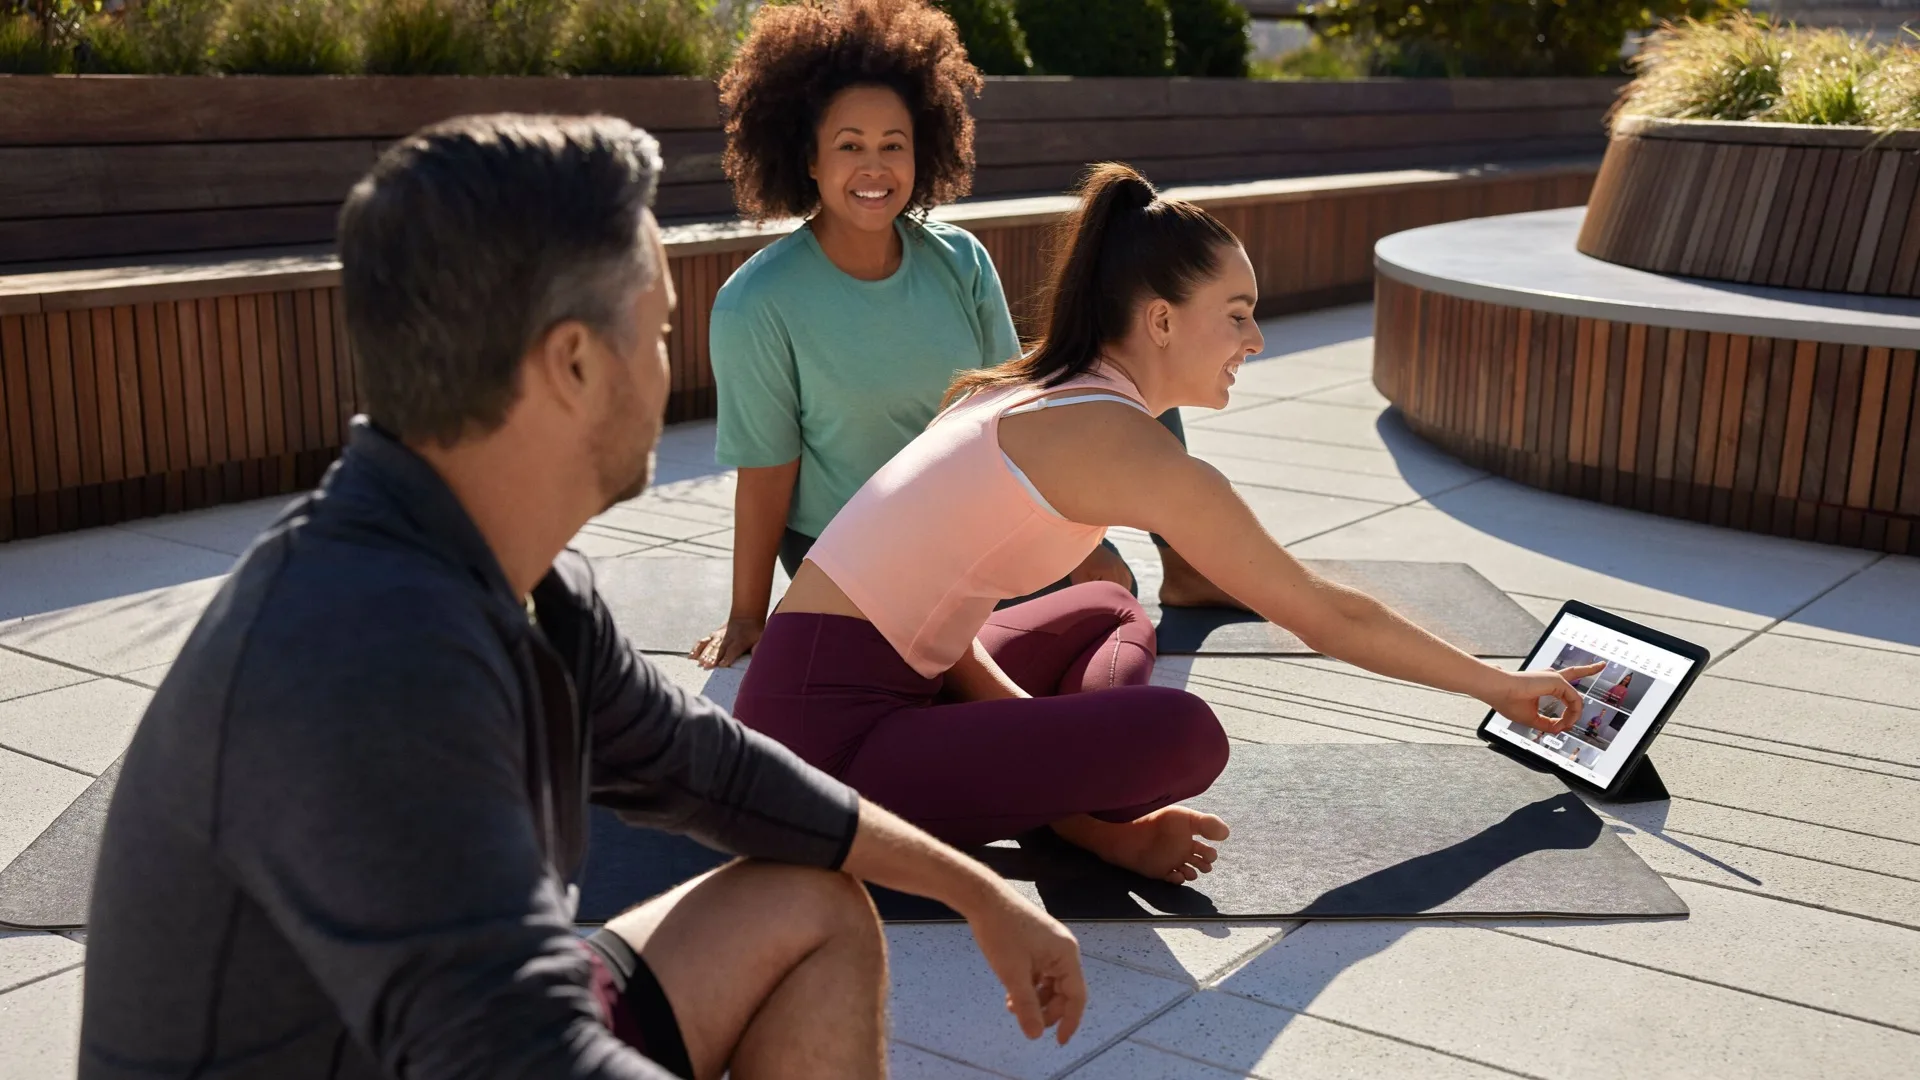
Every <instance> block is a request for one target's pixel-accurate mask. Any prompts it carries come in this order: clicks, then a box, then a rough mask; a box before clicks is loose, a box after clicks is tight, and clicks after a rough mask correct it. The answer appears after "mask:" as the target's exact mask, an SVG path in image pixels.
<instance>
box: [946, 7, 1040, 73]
mask: <svg viewBox="0 0 1920 1080" xmlns="http://www.w3.org/2000/svg"><path fill="white" fill-rule="evenodd" d="M934 6H935V7H937V8H939V9H941V10H942V11H945V12H946V13H947V14H948V15H949V16H951V17H952V18H953V25H954V26H955V27H956V28H958V29H959V31H960V41H961V42H962V43H963V44H965V45H966V47H967V59H969V60H971V61H973V66H974V67H977V68H979V69H980V70H981V72H983V73H984V74H987V75H1031V74H1032V73H1033V57H1032V56H1031V55H1029V54H1028V52H1027V35H1026V34H1025V33H1024V32H1023V31H1022V30H1021V29H1020V22H1019V20H1018V19H1016V18H1014V15H1013V0H934Z"/></svg>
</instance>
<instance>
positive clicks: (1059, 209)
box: [0, 159, 1597, 540]
mask: <svg viewBox="0 0 1920 1080" xmlns="http://www.w3.org/2000/svg"><path fill="white" fill-rule="evenodd" d="M1596 164H1597V163H1596V162H1594V161H1592V160H1591V159H1589V160H1584V161H1578V162H1562V163H1540V164H1534V165H1528V166H1524V167H1510V168H1500V167H1486V168H1473V169H1448V170H1408V171H1402V172H1392V173H1357V174H1351V175H1345V176H1318V177H1305V178H1299V179H1289V180H1260V181H1249V182H1245V183H1235V184H1219V185H1212V186H1208V187H1195V188H1184V189H1182V188H1176V189H1172V190H1170V191H1169V194H1170V195H1178V196H1185V197H1188V198H1192V199H1194V200H1195V201H1198V202H1200V203H1202V204H1204V205H1206V206H1207V207H1209V208H1210V209H1212V210H1213V211H1214V212H1215V213H1216V214H1218V215H1219V216H1220V217H1221V218H1222V220H1224V221H1225V222H1226V224H1227V225H1228V226H1229V227H1231V228H1232V229H1234V231H1235V232H1236V233H1238V234H1239V235H1240V236H1241V237H1243V238H1244V239H1245V241H1246V244H1247V249H1248V253H1249V254H1250V255H1251V256H1252V258H1253V261H1254V269H1255V270H1256V272H1258V274H1259V275H1260V280H1261V287H1262V292H1263V296H1262V303H1261V310H1262V312H1263V313H1269V314H1271V313H1277V312H1283V311H1290V310H1300V309H1304V308H1310V307H1317V306H1325V305H1328V304H1335V303H1347V302H1352V301H1358V300H1364V299H1366V298H1367V296H1368V295H1369V294H1370V293H1371V291H1372V287H1373V270H1372V264H1371V254H1372V245H1373V241H1374V240H1376V239H1378V238H1379V237H1381V236H1384V235H1386V234H1387V233H1389V232H1394V231H1397V230H1400V229H1406V228H1411V227H1413V226H1416V225H1422V224H1427V223H1430V222H1434V221H1448V220H1453V219H1456V218H1462V217H1471V216H1475V215H1480V214H1493V213H1503V212H1508V211H1513V210H1524V209H1531V208H1535V207H1547V206H1570V205H1576V204H1578V203H1579V202H1580V201H1581V200H1582V199H1583V198H1585V196H1586V192H1587V188H1588V187H1589V185H1590V184H1591V183H1592V179H1593V171H1594V168H1595V167H1596ZM1072 206H1073V200H1071V199H1069V198H1066V197H1064V196H1045V197H1038V198H1025V199H1000V200H993V201H984V202H975V203H964V204H961V205H958V206H952V207H947V208H945V209H943V210H942V211H941V213H940V215H939V216H940V217H942V218H944V219H947V220H951V221H955V222H959V223H961V224H963V225H965V226H966V227H967V228H968V229H970V230H972V231H973V232H974V234H975V235H976V236H978V237H979V238H980V240H981V242H982V243H983V244H984V245H985V246H986V248H987V250H988V251H989V252H991V253H992V255H993V259H994V263H995V265H996V267H997V268H998V269H999V272H1000V276H1001V280H1002V282H1003V284H1004V286H1005V288H1006V291H1007V296H1008V298H1009V299H1010V300H1011V301H1012V305H1013V308H1014V314H1015V318H1016V320H1018V321H1021V322H1023V323H1025V322H1026V321H1027V319H1028V316H1029V313H1030V312H1031V310H1032V300H1033V295H1034V293H1035V291H1036V289H1037V288H1038V286H1039V284H1040V282H1041V279H1042V277H1043V275H1044V274H1045V271H1046V249H1047V244H1046V240H1047V233H1048V230H1049V229H1050V227H1051V226H1052V224H1053V223H1054V222H1055V221H1057V220H1058V219H1059V218H1060V217H1061V216H1062V215H1063V214H1065V213H1066V212H1067V211H1068V210H1070V209H1071V208H1072ZM793 225H794V223H793V222H779V223H774V224H770V225H767V226H761V227H755V226H750V225H744V224H741V223H739V222H722V223H715V224H704V225H701V224H684V225H670V226H668V227H667V228H666V230H665V232H666V240H667V253H668V260H669V263H670V265H671V267H672V272H673V275H674V283H675V286H676V289H677V291H678V292H679V295H680V304H681V306H680V310H679V312H678V313H677V314H676V317H675V329H674V333H673V335H672V336H671V337H670V338H669V339H668V353H669V357H670V359H671V362H672V370H673V391H672V395H671V397H670V399H669V402H668V418H669V420H674V421H679V420H692V419H698V418H701V417H707V416H711V415H713V409H714V390H713V371H712V367H711V365H710V364H709V363H708V360H707V323H706V319H707V313H708V311H709V310H710V309H711V306H712V303H713V297H714V294H715V293H716V292H717V291H718V290H719V288H720V285H721V283H723V282H724V281H726V279H727V277H728V275H730V274H732V273H733V271H734V270H735V269H736V268H737V267H738V266H739V265H740V264H741V263H742V262H745V261H746V259H747V258H748V257H749V256H751V255H752V254H753V253H754V252H755V251H758V250H759V249H760V248H761V247H763V246H765V245H766V244H767V243H769V242H770V241H771V240H773V239H774V238H775V237H777V236H779V235H781V234H783V233H785V232H786V231H788V230H789V229H791V228H792V227H793ZM358 409H359V395H358V393H357V391H356V390H355V387H354V375H353V365H352V363H351V362H350V361H349V357H348V352H347V346H346V334H345V331H344V328H343V326H342V320H341V310H340V296H339V264H338V262H337V261H335V260H334V258H333V257H332V255H331V254H329V253H328V252H326V251H325V250H324V249H309V250H306V251H302V252H293V253H283V254H280V255H274V256H261V255H257V254H255V255H228V256H225V257H197V258H193V259H188V260H184V261H179V260H177V261H173V262H168V263H155V264H151V265H144V266H110V267H98V268H93V269H66V270H61V271H57V272H53V271H42V272H37V273H30V274H15V275H12V276H5V275H0V421H3V422H4V426H5V433H4V435H0V540H8V539H12V538H15V537H24V536H37V535H40V534H43V533H50V532H57V531H61V530H65V529H75V528H83V527H86V526H91V525H99V524H108V523H111V522H115V521H121V520H124V519H127V518H132V517H141V516H145V515H151V514H159V513H167V512H171V511H175V510H182V509H191V508H194V507H200V506H207V505H212V504H214V503H219V502H226V501H234V500H239V499H248V498H257V497H260V496H264V495H274V494H280V493H283V492H289V491H297V490H300V489H301V488H304V487H307V486H310V485H312V484H313V483H314V482H315V481H316V480H317V479H318V478H319V476H320V474H321V472H322V471H324V470H325V468H326V466H327V464H328V463H329V462H331V461H332V460H333V458H334V456H335V454H337V453H338V451H339V448H340V446H341V444H342V441H343V438H344V434H345V430H346V424H347V421H348V420H349V419H350V418H351V417H352V416H353V414H354V413H355V412H356V411H358Z"/></svg>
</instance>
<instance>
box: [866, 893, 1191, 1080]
mask: <svg viewBox="0 0 1920 1080" xmlns="http://www.w3.org/2000/svg"><path fill="white" fill-rule="evenodd" d="M887 942H888V946H889V948H890V950H891V964H892V972H893V994H892V997H891V999H890V1001H889V1007H890V1008H891V1010H892V1016H893V1037H894V1038H896V1039H899V1040H900V1041H901V1042H904V1043H908V1044H911V1045H913V1046H918V1047H923V1048H925V1049H927V1050H931V1051H933V1052H935V1053H938V1054H940V1055H942V1056H944V1057H950V1058H954V1059H957V1060H961V1061H965V1062H967V1063H969V1064H973V1065H978V1066H980V1067H982V1068H985V1069H988V1070H990V1071H993V1072H998V1073H1004V1074H1006V1075H1008V1076H1014V1077H1022V1078H1028V1080H1041V1078H1043V1077H1049V1076H1053V1075H1055V1074H1057V1073H1061V1072H1064V1071H1066V1070H1067V1069H1069V1068H1071V1067H1073V1066H1075V1065H1076V1064H1078V1063H1079V1062H1080V1061H1081V1059H1083V1058H1085V1057H1087V1056H1088V1055H1090V1054H1092V1053H1093V1051H1094V1050H1095V1049H1096V1048H1098V1047H1099V1046H1101V1045H1102V1044H1104V1043H1106V1042H1107V1041H1108V1040H1111V1039H1114V1038H1116V1037H1118V1036H1120V1035H1121V1034H1123V1033H1125V1032H1127V1031H1131V1030H1132V1029H1133V1028H1134V1027H1135V1026H1137V1025H1138V1024H1140V1023H1141V1022H1142V1021H1144V1020H1145V1019H1147V1018H1148V1017H1149V1016H1152V1015H1153V1014H1154V1013H1156V1012H1158V1011H1159V1010H1161V1009H1163V1008H1165V1007H1166V1006H1168V1005H1170V1004H1172V1003H1173V1002H1174V1001H1176V1000H1178V999H1179V998H1180V997H1182V996H1184V995H1185V994H1187V993H1188V992H1189V991H1188V987H1187V985H1186V984H1185V983H1184V982H1179V981H1175V980H1173V979H1163V978H1160V977H1159V976H1156V975H1148V974H1146V973H1145V972H1141V971H1136V970H1134V969H1133V968H1128V967H1122V966H1120V965H1119V964H1110V963H1108V962H1106V961H1104V960H1100V959H1098V958H1085V959H1084V963H1083V966H1084V968H1085V971H1086V976H1087V992H1088V1006H1087V1013H1086V1018H1085V1020H1084V1021H1083V1023H1082V1024H1081V1027H1080V1032H1079V1034H1077V1035H1075V1036H1074V1038H1073V1041H1072V1042H1071V1043H1069V1044H1067V1045H1066V1046H1060V1045H1058V1044H1057V1043H1055V1042H1054V1041H1053V1039H1052V1037H1051V1036H1043V1037H1042V1038H1040V1039H1037V1040H1035V1041H1033V1042H1028V1041H1027V1039H1026V1037H1025V1036H1023V1035H1022V1034H1021V1033H1020V1029H1019V1027H1017V1026H1016V1025H1015V1024H1014V1022H1013V1018H1012V1017H1011V1016H1009V1015H1008V1013H1007V1010H1006V991H1005V990H1004V989H1003V988H1002V987H1001V986H1000V983H999V981H998V980H996V979H995V978H994V976H993V972H992V970H991V969H989V968H988V967H987V963H986V961H985V960H983V959H982V958H981V956H980V950H979V947H978V946H976V945H975V944H974V941H973V935H972V933H971V932H969V931H968V929H967V927H966V926H965V925H944V926H889V927H888V928H887Z"/></svg>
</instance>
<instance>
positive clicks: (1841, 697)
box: [1714, 638, 1920, 712]
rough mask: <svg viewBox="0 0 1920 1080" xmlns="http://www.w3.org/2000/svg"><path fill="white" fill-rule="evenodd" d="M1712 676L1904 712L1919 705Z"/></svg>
mask: <svg viewBox="0 0 1920 1080" xmlns="http://www.w3.org/2000/svg"><path fill="white" fill-rule="evenodd" d="M1794 640H1796V641H1805V640H1807V639H1805V638H1795V639H1794ZM1902 655H1905V654H1902ZM1714 678H1716V679H1725V680H1727V681H1728V682H1737V683H1744V684H1746V685H1747V686H1764V687H1766V688H1768V689H1770V690H1792V691H1794V692H1796V693H1801V694H1812V695H1813V696H1814V697H1823V698H1832V699H1833V700H1835V701H1851V702H1854V703H1856V704H1859V705H1879V706H1881V707H1883V708H1888V709H1900V710H1903V711H1905V712H1920V705H1899V704H1895V703H1894V702H1891V701H1876V700H1874V699H1873V698H1863V697H1854V696H1852V695H1851V694H1828V693H1824V692H1822V691H1819V690H1806V689H1803V688H1801V687H1798V686H1781V685H1780V684H1778V683H1769V682H1761V681H1759V680H1758V679H1743V678H1741V677H1740V676H1738V675H1727V674H1724V673H1716V674H1715V675H1714Z"/></svg>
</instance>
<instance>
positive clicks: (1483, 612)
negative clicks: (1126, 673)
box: [1130, 559, 1544, 656]
mask: <svg viewBox="0 0 1920 1080" xmlns="http://www.w3.org/2000/svg"><path fill="white" fill-rule="evenodd" d="M1130 561H1131V562H1132V563H1133V564H1134V567H1133V569H1134V572H1135V573H1136V574H1138V575H1139V577H1140V579H1141V580H1140V599H1141V602H1142V603H1143V604H1144V605H1145V606H1146V609H1147V614H1148V615H1149V616H1150V617H1151V618H1152V619H1153V621H1154V625H1155V626H1156V627H1157V628H1158V636H1159V642H1160V652H1161V653H1162V654H1163V655H1166V656H1185V655H1193V656H1229V655H1232V656H1311V655H1313V650H1312V649H1310V648H1308V647H1307V646H1306V643H1305V642H1302V641H1301V640H1300V639H1299V638H1297V637H1295V636H1293V633H1292V632H1291V631H1289V630H1286V629H1284V628H1282V627H1279V626H1275V625H1274V624H1273V623H1270V622H1267V621H1266V620H1264V619H1262V618H1260V617H1259V616H1257V615H1253V614H1251V613H1249V612H1245V611H1236V610H1233V609H1230V608H1166V609H1162V608H1161V607H1160V603H1159V588H1160V568H1159V567H1158V566H1157V565H1141V562H1142V560H1139V559H1134V560H1130ZM1302 561H1303V562H1304V563H1305V564H1306V565H1307V566H1308V567H1310V568H1311V569H1313V570H1314V571H1315V572H1316V573H1318V574H1320V575H1321V576H1323V577H1325V578H1327V579H1329V580H1331V581H1335V582H1338V583H1340V584H1342V585H1348V586H1351V587H1353V588H1356V589H1359V590H1360V591H1361V592H1364V593H1366V594H1368V595H1370V596H1372V597H1374V598H1375V599H1377V600H1380V601H1381V602H1382V603H1385V604H1386V605H1387V606H1388V607H1390V608H1393V609H1394V610H1395V611H1398V612H1399V613H1400V614H1402V615H1405V616H1406V617H1407V618H1409V619H1412V620H1413V621H1414V622H1416V623H1418V624H1419V625H1421V626H1423V627H1425V628H1427V629H1428V630H1431V631H1432V632H1433V633H1435V634H1437V635H1439V636H1440V637H1441V638H1442V639H1443V640H1445V641H1446V642H1447V643H1448V644H1451V645H1453V646H1455V647H1457V648H1459V649H1461V650H1462V651H1464V652H1467V653H1470V654H1472V655H1474V656H1525V655H1527V652H1528V650H1530V649H1532V648H1533V644H1534V642H1535V641H1538V640H1539V638H1540V633H1541V631H1542V629H1544V628H1543V627H1542V626H1541V625H1540V620H1538V619H1536V618H1534V617H1533V616H1532V615H1530V614H1528V613H1527V609H1525V608H1523V607H1521V606H1520V605H1519V604H1516V603H1514V601H1513V598H1512V597H1510V596H1508V595H1507V594H1506V593H1503V592H1501V591H1500V589H1499V588H1498V587H1497V586H1495V585H1494V584H1493V582H1491V581H1488V580H1487V579H1486V578H1484V577H1482V576H1481V575H1480V572H1479V571H1477V570H1475V569H1474V568H1473V567H1471V566H1468V565H1467V564H1466V563H1446V562H1399V561H1392V560H1361V561H1344V560H1336V559H1305V560H1302Z"/></svg>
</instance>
